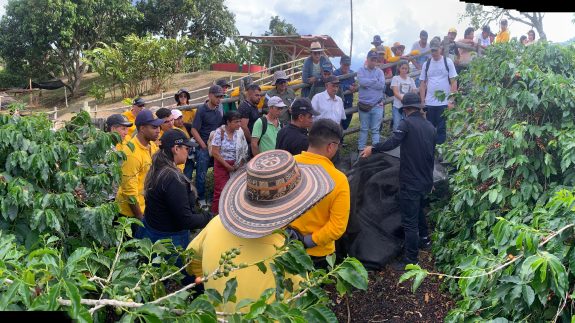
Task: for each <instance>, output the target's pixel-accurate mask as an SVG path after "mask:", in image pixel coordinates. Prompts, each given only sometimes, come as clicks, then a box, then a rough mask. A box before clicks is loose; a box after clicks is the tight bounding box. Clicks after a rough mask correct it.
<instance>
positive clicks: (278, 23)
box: [257, 16, 298, 65]
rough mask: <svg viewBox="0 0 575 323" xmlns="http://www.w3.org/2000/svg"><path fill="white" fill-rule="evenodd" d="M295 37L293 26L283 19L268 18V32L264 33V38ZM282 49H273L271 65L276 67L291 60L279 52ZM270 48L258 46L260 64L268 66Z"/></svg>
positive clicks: (284, 53)
mask: <svg viewBox="0 0 575 323" xmlns="http://www.w3.org/2000/svg"><path fill="white" fill-rule="evenodd" d="M289 35H295V36H297V35H298V33H297V29H296V27H295V26H294V25H292V24H291V23H289V22H287V21H286V20H285V19H281V18H280V17H279V16H272V17H271V18H270V24H269V30H267V31H266V32H264V36H289ZM281 50H282V48H274V53H273V58H272V61H271V62H272V64H274V65H277V64H280V63H282V62H287V61H289V60H290V59H291V56H290V55H289V54H288V53H286V52H284V51H281ZM270 51H271V48H270V47H268V46H260V47H259V50H258V55H257V57H258V58H259V62H260V64H268V63H269V59H270Z"/></svg>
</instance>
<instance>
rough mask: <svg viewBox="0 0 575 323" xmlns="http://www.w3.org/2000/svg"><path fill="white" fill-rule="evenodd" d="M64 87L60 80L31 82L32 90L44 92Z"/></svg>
mask: <svg viewBox="0 0 575 323" xmlns="http://www.w3.org/2000/svg"><path fill="white" fill-rule="evenodd" d="M63 86H64V83H63V82H62V80H60V79H53V80H49V81H45V82H32V88H34V89H44V90H56V89H59V88H61V87H63Z"/></svg>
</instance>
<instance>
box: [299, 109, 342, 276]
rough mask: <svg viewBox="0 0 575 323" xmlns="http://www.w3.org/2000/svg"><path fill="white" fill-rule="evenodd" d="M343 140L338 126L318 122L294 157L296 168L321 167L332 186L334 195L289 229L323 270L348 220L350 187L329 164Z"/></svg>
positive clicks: (314, 124)
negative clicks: (303, 146)
mask: <svg viewBox="0 0 575 323" xmlns="http://www.w3.org/2000/svg"><path fill="white" fill-rule="evenodd" d="M342 137H343V131H342V130H341V126H340V125H339V123H337V122H334V121H332V120H329V119H320V120H318V121H316V122H314V123H313V126H312V127H311V130H310V133H309V148H308V150H307V151H304V152H302V153H301V154H300V155H297V156H295V160H296V161H297V162H298V163H299V164H303V165H318V166H321V167H322V168H323V169H325V171H326V172H327V173H328V174H329V176H330V177H331V179H332V180H333V181H334V182H335V187H334V189H333V191H331V192H330V193H329V194H328V195H327V196H326V197H325V198H324V199H323V200H321V201H320V202H319V203H318V204H316V205H315V206H314V207H312V208H311V209H310V210H309V211H307V212H306V213H304V214H303V215H302V216H301V217H300V218H298V219H296V220H295V221H294V222H292V223H291V225H290V227H291V228H292V229H293V230H294V232H295V235H296V236H297V237H298V239H300V240H301V241H302V242H303V244H304V246H305V247H306V249H307V250H306V251H307V253H308V254H309V255H310V256H311V257H312V260H314V263H315V265H316V266H318V267H323V268H326V267H327V263H326V261H325V256H327V255H330V254H332V253H334V252H335V241H336V240H337V239H339V238H340V237H341V236H342V235H343V233H344V232H345V229H346V228H347V222H348V220H349V208H350V191H349V183H348V181H347V177H346V176H345V174H344V173H342V172H341V171H339V170H338V169H337V168H335V166H334V165H333V163H332V162H331V159H332V158H333V157H334V156H335V155H336V153H337V150H338V148H339V144H340V143H341V138H342Z"/></svg>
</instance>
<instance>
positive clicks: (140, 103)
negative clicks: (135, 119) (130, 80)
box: [132, 98, 146, 107]
mask: <svg viewBox="0 0 575 323" xmlns="http://www.w3.org/2000/svg"><path fill="white" fill-rule="evenodd" d="M132 105H137V106H139V107H143V106H144V105H146V101H144V99H142V98H137V99H134V101H133V102H132Z"/></svg>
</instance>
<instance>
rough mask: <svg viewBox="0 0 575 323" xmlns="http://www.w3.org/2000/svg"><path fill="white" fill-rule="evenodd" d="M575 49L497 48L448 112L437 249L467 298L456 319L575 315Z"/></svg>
mask: <svg viewBox="0 0 575 323" xmlns="http://www.w3.org/2000/svg"><path fill="white" fill-rule="evenodd" d="M574 74H575V49H574V48H573V47H565V46H560V45H552V44H547V43H544V42H540V43H537V44H535V45H533V46H527V47H524V46H522V45H520V44H518V43H516V42H511V43H509V44H502V45H496V46H491V47H489V49H488V50H487V53H486V56H484V57H482V58H480V59H476V60H474V61H473V63H472V64H471V66H470V68H469V70H468V71H467V72H465V73H462V74H461V75H460V77H459V83H460V90H459V92H458V93H456V94H454V97H455V99H456V102H457V106H456V107H455V108H454V109H451V110H449V111H447V112H446V114H447V119H448V120H449V121H448V129H449V130H448V131H449V132H450V133H451V138H450V140H449V142H448V143H446V144H444V145H443V146H442V147H440V151H441V153H442V154H443V157H444V159H445V161H446V162H448V163H449V164H450V165H451V166H452V170H451V175H450V189H451V196H450V198H449V199H448V200H446V201H442V202H438V203H436V204H435V205H434V206H433V210H432V212H431V217H432V219H433V220H434V222H435V223H436V226H435V233H434V245H435V247H434V250H433V251H434V255H435V257H436V261H437V265H438V268H439V269H440V271H442V273H441V274H440V273H429V272H427V271H425V270H422V269H421V268H419V267H418V266H411V267H410V268H411V270H410V271H408V272H407V273H406V274H405V275H404V276H403V277H402V280H405V279H408V278H414V279H415V280H414V288H417V286H418V285H419V284H420V283H421V281H422V280H423V278H424V277H425V276H426V275H430V274H433V275H438V276H440V277H447V278H451V279H448V280H447V281H446V286H447V287H448V288H449V290H450V291H451V292H452V293H456V294H458V295H459V296H458V298H459V301H458V302H457V305H456V307H455V308H454V309H453V310H452V311H451V312H450V313H449V315H448V316H447V317H446V321H447V322H463V321H481V322H483V321H489V320H495V321H498V322H506V321H530V322H541V321H545V320H555V321H557V320H562V321H563V322H569V321H571V322H573V320H575V318H574V317H573V315H575V303H574V301H573V297H575V291H574V286H575V274H574V270H575V253H574V251H573V249H574V247H573V244H574V235H575V233H574V230H573V225H574V224H575V199H574V198H573V193H574V191H573V188H572V187H573V184H574V181H575V124H574V122H575V75H574Z"/></svg>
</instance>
